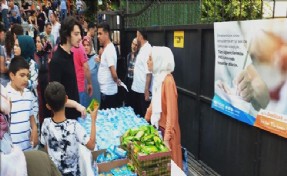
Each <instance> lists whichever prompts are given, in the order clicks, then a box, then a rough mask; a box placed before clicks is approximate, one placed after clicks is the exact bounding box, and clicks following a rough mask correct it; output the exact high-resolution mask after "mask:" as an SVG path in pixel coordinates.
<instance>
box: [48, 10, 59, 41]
mask: <svg viewBox="0 0 287 176" xmlns="http://www.w3.org/2000/svg"><path fill="white" fill-rule="evenodd" d="M50 21H51V24H52V32H51V34H52V35H53V36H54V41H55V43H57V39H58V37H59V30H60V28H61V24H60V23H59V22H58V21H57V17H56V14H55V13H51V15H50Z"/></svg>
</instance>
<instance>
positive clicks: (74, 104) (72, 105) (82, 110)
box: [65, 99, 87, 117]
mask: <svg viewBox="0 0 287 176" xmlns="http://www.w3.org/2000/svg"><path fill="white" fill-rule="evenodd" d="M65 107H67V108H75V109H76V110H77V111H79V112H80V113H81V115H82V117H85V116H86V114H87V113H86V108H85V107H84V106H83V105H81V104H80V103H78V102H76V101H74V100H71V99H68V100H67V102H66V104H65Z"/></svg>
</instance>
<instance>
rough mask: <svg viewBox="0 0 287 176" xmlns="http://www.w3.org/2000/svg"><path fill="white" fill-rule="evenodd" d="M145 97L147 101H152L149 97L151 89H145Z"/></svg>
mask: <svg viewBox="0 0 287 176" xmlns="http://www.w3.org/2000/svg"><path fill="white" fill-rule="evenodd" d="M144 99H145V101H150V99H149V90H145V91H144Z"/></svg>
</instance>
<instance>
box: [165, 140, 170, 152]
mask: <svg viewBox="0 0 287 176" xmlns="http://www.w3.org/2000/svg"><path fill="white" fill-rule="evenodd" d="M164 144H165V146H166V147H167V148H168V150H171V149H170V145H169V141H166V140H164Z"/></svg>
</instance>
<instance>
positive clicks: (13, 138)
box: [0, 0, 182, 175]
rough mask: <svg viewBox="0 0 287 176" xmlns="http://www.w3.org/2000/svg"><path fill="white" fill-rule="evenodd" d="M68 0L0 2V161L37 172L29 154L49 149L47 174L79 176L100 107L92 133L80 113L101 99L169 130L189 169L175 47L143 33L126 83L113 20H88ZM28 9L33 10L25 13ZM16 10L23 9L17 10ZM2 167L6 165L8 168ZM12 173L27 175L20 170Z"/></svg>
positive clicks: (176, 156) (176, 155) (176, 154)
mask: <svg viewBox="0 0 287 176" xmlns="http://www.w3.org/2000/svg"><path fill="white" fill-rule="evenodd" d="M80 1H81V0H77V1H76V7H75V9H76V12H75V13H77V14H80V13H81V11H82V10H83V8H82V7H83V3H80ZM55 2H57V4H56V3H55ZM68 2H69V1H66V0H61V1H60V3H58V1H56V0H55V1H47V6H44V5H43V6H42V7H41V6H36V11H33V8H30V7H29V5H30V1H28V2H27V1H23V2H22V6H21V8H19V7H17V5H16V3H15V2H14V1H13V0H12V1H10V2H7V1H6V0H2V1H1V8H2V19H4V20H3V22H4V23H3V24H2V23H1V24H0V43H1V46H0V66H1V70H0V71H1V77H0V82H1V135H0V137H1V151H0V152H1V158H2V155H5V157H7V158H9V157H10V159H11V161H14V162H19V163H22V165H21V166H23V167H22V168H25V167H26V170H27V172H28V174H29V173H30V174H31V173H33V172H35V169H39V168H33V167H31V163H29V161H31V160H33V161H37V160H35V159H27V158H28V156H29V157H30V158H33V157H37V156H40V155H42V154H39V153H37V152H34V153H33V152H32V153H29V152H30V151H31V150H32V151H33V150H37V149H38V148H40V149H41V148H44V149H45V150H46V151H47V153H48V156H49V157H48V158H49V159H50V160H49V159H46V160H45V162H47V163H49V166H51V167H49V171H47V173H53V174H52V175H57V174H62V175H80V169H79V164H78V158H79V154H78V150H79V149H78V146H77V145H76V144H77V143H80V144H82V145H85V146H86V147H87V148H88V149H90V150H93V149H94V147H95V141H96V139H95V133H96V129H95V128H96V127H95V121H96V118H97V111H98V109H97V108H96V109H95V110H94V111H93V112H91V117H92V124H93V125H92V126H91V136H90V137H88V136H87V134H86V132H85V130H84V129H83V127H81V126H80V125H79V123H78V122H77V118H79V117H81V116H82V117H84V116H85V115H86V107H87V106H88V104H89V103H90V101H91V100H92V99H96V100H97V101H98V102H99V103H100V107H99V109H106V108H116V107H120V106H123V105H125V106H131V107H132V108H133V109H134V111H135V113H136V114H139V116H140V117H143V118H144V117H145V118H146V120H147V121H149V122H150V123H151V124H152V125H154V126H155V127H156V128H158V129H159V130H161V131H162V134H163V139H164V142H165V143H166V145H167V146H168V147H169V148H170V149H171V151H172V159H173V160H174V161H175V163H176V164H177V165H178V166H179V167H181V168H182V154H181V145H180V144H181V143H180V128H179V122H178V108H177V89H176V85H175V81H174V79H173V76H172V74H171V73H172V72H173V70H174V67H175V64H174V56H173V54H172V52H171V50H170V49H169V48H167V47H155V46H154V47H152V46H151V44H150V43H149V42H148V40H147V33H146V31H143V30H138V31H137V34H136V38H135V39H134V40H133V41H132V44H131V53H130V54H129V55H128V56H127V60H126V66H125V67H126V68H127V70H126V77H125V78H124V79H123V80H120V79H119V77H118V74H117V66H118V63H117V61H118V59H119V58H118V53H117V50H116V47H115V45H114V44H113V42H112V40H111V29H110V26H109V25H108V23H106V22H103V23H100V24H97V25H96V24H95V22H89V23H87V22H86V21H85V19H84V18H82V17H81V16H79V18H76V17H73V16H71V14H72V13H74V12H73V11H74V10H73V8H72V6H71V4H70V7H68V5H67V4H68ZM81 2H82V1H81ZM6 5H7V10H8V12H7V13H6V12H5V11H6ZM54 5H55V7H57V8H56V9H54ZM26 6H28V9H29V10H23V9H26ZM64 6H65V8H64ZM38 7H39V8H38ZM17 8H18V12H19V13H17V10H13V9H17ZM22 8H23V9H22ZM47 8H48V9H47ZM19 9H20V10H19ZM31 9H32V10H31ZM57 9H58V10H57ZM28 11H29V13H30V16H29V17H28V18H27V20H28V21H29V24H30V25H33V26H32V28H29V29H28V30H27V31H26V30H25V25H24V23H23V21H25V20H24V19H23V14H25V13H26V12H27V13H28ZM3 12H4V13H3ZM23 12H24V13H23ZM59 12H60V13H59ZM5 14H6V15H7V14H11V15H12V16H10V15H9V16H5ZM15 14H16V15H15ZM17 15H19V16H20V17H21V20H20V21H21V23H16V22H13V19H12V18H11V17H14V16H17ZM39 16H42V17H39ZM6 17H7V18H6ZM39 18H41V19H43V20H42V21H41V20H39ZM31 29H33V30H31ZM123 83H125V84H126V85H127V88H128V90H129V92H127V93H126V95H125V98H124V101H120V99H119V98H118V96H119V94H118V88H119V86H123ZM2 100H3V103H2ZM4 100H5V101H4ZM10 103H11V104H10ZM2 125H3V126H5V128H2ZM2 144H3V145H2ZM4 144H5V145H4ZM21 151H23V152H24V154H25V155H23V153H21ZM15 152H17V153H18V154H15ZM27 152H28V154H27ZM12 155H13V156H12ZM18 155H19V156H20V155H21V156H22V160H21V159H19V160H17V157H15V156H18ZM13 157H14V158H13ZM25 157H26V161H25ZM20 158H21V157H20ZM23 158H24V159H23ZM38 159H39V158H38ZM42 159H45V157H42ZM8 160H9V159H7V161H8ZM43 162H44V161H43ZM50 163H53V165H51V164H50ZM19 165H20V164H19ZM3 167H4V168H6V169H3V170H2V168H3ZM35 167H36V166H35ZM11 169H13V167H11V163H7V162H1V173H3V174H4V175H5V174H6V173H9V172H10V170H11ZM14 170H15V169H14ZM43 170H45V169H43ZM46 170H47V168H46ZM44 172H45V171H44ZM11 173H12V175H23V172H22V173H20V172H19V173H18V169H16V170H15V171H13V172H12V171H11ZM1 175H2V174H1ZM24 175H25V174H24ZM47 175H49V174H47Z"/></svg>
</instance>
